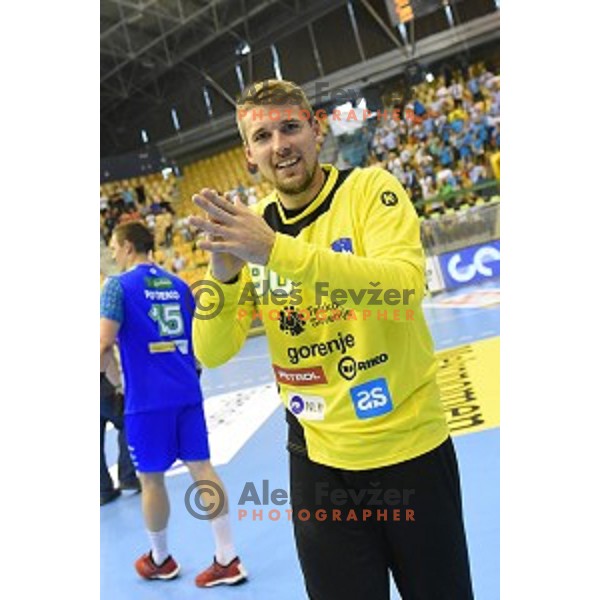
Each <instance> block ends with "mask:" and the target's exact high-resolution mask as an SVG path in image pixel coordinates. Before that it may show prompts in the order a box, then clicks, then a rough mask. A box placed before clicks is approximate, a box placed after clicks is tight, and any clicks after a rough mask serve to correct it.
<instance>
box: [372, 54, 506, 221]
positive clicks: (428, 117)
mask: <svg viewBox="0 0 600 600" xmlns="http://www.w3.org/2000/svg"><path fill="white" fill-rule="evenodd" d="M393 108H395V107H390V111H389V115H391V112H392V109H393ZM403 116H404V119H402V120H397V119H394V118H392V117H391V116H388V118H387V119H386V120H384V121H379V122H378V124H377V127H376V129H375V132H374V135H373V137H372V140H371V144H370V150H371V152H370V156H369V159H368V164H371V165H372V164H378V165H380V166H382V167H384V168H386V169H387V170H388V171H389V172H390V173H392V174H393V175H394V176H395V177H396V178H397V179H398V180H400V181H401V182H402V184H403V185H404V186H405V187H406V188H407V190H408V191H409V192H410V195H411V198H412V200H413V202H415V203H417V204H420V202H419V201H421V200H429V199H432V198H436V197H437V198H440V197H441V198H443V197H444V196H450V195H452V194H453V193H454V192H456V191H457V190H461V189H467V188H471V187H472V186H475V185H478V184H482V183H484V182H486V181H493V180H494V179H495V174H494V172H493V168H492V164H491V162H490V158H491V157H492V156H494V155H496V154H497V153H498V152H499V150H500V76H499V75H498V74H494V73H493V72H491V71H490V70H488V69H487V68H486V67H485V65H483V64H479V65H474V66H471V67H470V68H469V69H468V72H467V73H466V74H465V76H463V75H462V74H460V73H458V72H455V73H454V75H453V76H452V78H451V79H449V80H448V79H446V78H445V77H444V76H440V77H438V78H437V79H436V80H433V81H432V82H431V83H422V84H420V85H419V86H416V88H415V89H414V94H413V98H412V99H411V100H410V101H409V102H407V103H406V104H405V105H404V106H403ZM467 200H468V196H467ZM429 208H430V209H435V208H436V205H435V203H433V204H432V205H431V204H430V206H429Z"/></svg>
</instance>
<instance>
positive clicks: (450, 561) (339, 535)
mask: <svg viewBox="0 0 600 600" xmlns="http://www.w3.org/2000/svg"><path fill="white" fill-rule="evenodd" d="M290 480H291V482H290V483H291V486H290V489H291V496H292V509H293V523H294V535H295V539H296V548H297V550H298V556H299V559H300V566H301V568H302V572H303V574H304V580H305V584H306V589H307V592H308V596H309V598H310V600H388V599H389V596H390V590H389V580H390V578H389V573H390V572H391V574H392V576H393V578H394V581H395V583H396V586H397V587H398V590H399V592H400V594H401V596H402V599H403V600H473V591H472V587H471V575H470V569H469V559H468V553H467V544H466V538H465V532H464V525H463V517H462V508H461V493H460V481H459V474H458V465H457V461H456V455H455V453H454V446H453V444H452V440H451V438H448V439H447V440H446V441H445V442H444V443H443V444H441V445H440V446H439V447H437V448H436V449H434V450H432V451H431V452H428V453H427V454H424V455H423V456H419V457H417V458H415V459H412V460H409V461H406V462H402V463H398V464H395V465H391V466H388V467H382V468H378V469H370V470H367V471H346V470H343V469H335V468H331V467H326V466H323V465H319V464H316V463H314V462H311V461H310V460H309V459H308V458H306V457H304V456H301V455H298V454H294V453H290ZM336 511H337V512H336ZM369 511H370V513H371V514H369ZM411 511H412V513H411ZM355 519H356V520H355Z"/></svg>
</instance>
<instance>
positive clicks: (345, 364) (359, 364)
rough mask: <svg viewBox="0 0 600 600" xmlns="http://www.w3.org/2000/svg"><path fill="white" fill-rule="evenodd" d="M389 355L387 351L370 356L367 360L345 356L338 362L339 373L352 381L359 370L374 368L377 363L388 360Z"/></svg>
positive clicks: (380, 363)
mask: <svg viewBox="0 0 600 600" xmlns="http://www.w3.org/2000/svg"><path fill="white" fill-rule="evenodd" d="M388 358H389V356H388V355H387V354H385V353H383V354H379V355H377V356H374V357H373V358H368V359H367V360H354V358H352V357H351V356H344V358H342V360H340V362H339V363H338V373H339V374H340V375H341V376H342V377H343V378H344V379H347V380H348V381H352V380H353V379H354V378H355V377H356V375H357V374H358V372H359V371H366V370H367V369H372V368H373V367H376V366H377V365H382V364H383V363H385V362H387V360H388Z"/></svg>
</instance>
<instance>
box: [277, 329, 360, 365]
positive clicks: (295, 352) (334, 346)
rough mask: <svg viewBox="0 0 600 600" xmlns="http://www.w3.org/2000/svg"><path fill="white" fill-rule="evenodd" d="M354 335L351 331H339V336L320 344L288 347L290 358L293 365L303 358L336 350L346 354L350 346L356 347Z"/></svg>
mask: <svg viewBox="0 0 600 600" xmlns="http://www.w3.org/2000/svg"><path fill="white" fill-rule="evenodd" d="M354 342H355V340H354V336H353V335H352V334H351V333H348V334H346V335H344V334H343V333H341V332H339V333H338V335H337V337H336V338H334V339H332V340H329V341H327V342H321V343H320V344H310V345H308V344H307V345H306V346H299V347H297V348H293V347H292V348H288V351H287V353H288V358H289V359H290V362H291V363H292V364H293V365H297V364H298V363H299V362H300V361H301V360H306V359H308V358H314V357H316V356H327V355H328V354H333V353H334V352H341V353H342V354H346V352H348V348H354Z"/></svg>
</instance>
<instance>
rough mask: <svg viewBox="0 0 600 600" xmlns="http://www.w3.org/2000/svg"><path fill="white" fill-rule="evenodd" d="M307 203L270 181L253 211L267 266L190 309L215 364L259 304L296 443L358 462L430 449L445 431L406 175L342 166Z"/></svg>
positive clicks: (230, 351) (376, 462)
mask: <svg viewBox="0 0 600 600" xmlns="http://www.w3.org/2000/svg"><path fill="white" fill-rule="evenodd" d="M321 168H323V169H324V170H325V172H326V175H327V177H326V181H325V184H324V186H323V188H322V189H321V191H320V193H319V194H318V195H317V197H316V198H315V199H314V200H313V201H312V202H311V203H310V204H309V205H307V206H306V207H304V208H303V209H301V210H296V211H289V210H286V209H285V208H284V207H283V206H282V205H281V203H280V202H279V200H278V199H277V195H276V192H274V193H272V194H271V195H269V196H267V197H266V198H264V199H263V200H261V202H260V203H259V204H258V205H256V210H257V211H258V213H259V214H261V215H262V217H263V218H264V219H265V221H266V222H267V223H268V224H269V226H270V227H271V228H272V229H273V230H274V231H275V232H276V237H275V244H274V246H273V249H272V251H271V255H270V257H269V261H268V264H267V265H266V267H261V266H256V265H247V266H246V267H244V269H243V270H242V272H241V274H240V277H239V278H238V281H237V282H235V283H232V284H221V283H219V282H218V281H217V280H215V279H214V278H213V277H212V275H211V274H210V272H209V273H208V275H207V279H208V280H210V281H211V283H212V284H213V285H216V286H218V287H220V289H221V291H222V294H223V295H222V298H223V305H222V309H221V310H220V312H219V313H218V314H217V315H216V316H214V317H213V318H211V319H195V320H194V324H193V341H194V349H195V353H196V357H197V358H198V360H199V361H200V362H202V363H203V364H204V365H206V366H208V367H215V366H219V365H221V364H223V363H225V362H227V361H228V360H229V359H230V358H231V357H233V356H234V355H235V354H236V353H237V352H238V351H239V349H240V348H241V346H242V344H243V343H244V340H245V339H246V335H247V332H248V329H249V327H250V324H251V322H252V320H253V319H254V318H255V317H256V316H257V315H260V316H261V318H262V320H263V322H264V325H265V332H266V336H267V340H268V345H269V350H270V355H271V360H272V366H273V370H274V374H275V379H276V381H277V384H278V390H279V393H280V396H281V399H282V402H283V404H284V406H285V407H286V409H287V411H286V417H287V421H288V423H289V438H288V448H289V449H290V451H293V452H294V451H295V452H305V453H307V454H308V457H309V458H310V459H311V460H313V461H315V462H318V463H321V464H324V465H328V466H331V467H336V468H341V469H348V470H364V469H372V468H377V467H383V466H386V465H391V464H395V463H397V462H401V461H405V460H409V459H411V458H414V457H417V456H420V455H422V454H425V453H426V452H428V451H430V450H432V449H434V448H435V447H437V446H438V445H439V444H441V443H442V442H443V441H444V440H445V439H446V437H447V436H448V427H447V424H446V419H445V416H444V412H443V408H442V405H441V401H440V398H439V390H438V387H437V384H436V370H437V367H436V361H435V357H434V351H433V342H432V339H431V335H430V333H429V330H428V327H427V324H426V322H425V318H424V315H423V311H422V308H421V302H422V299H423V294H424V287H425V276H424V254H423V249H422V246H421V242H420V235H419V222H418V219H417V215H416V213H415V211H414V209H413V207H412V204H411V202H410V200H409V198H408V196H407V194H406V192H405V190H404V188H403V187H402V186H401V185H400V183H399V182H398V181H397V180H396V179H395V178H394V177H393V176H392V175H390V174H389V173H388V172H387V171H385V170H383V169H379V168H365V169H354V170H352V171H346V172H339V171H338V170H337V169H336V168H335V167H332V166H330V165H321Z"/></svg>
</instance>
